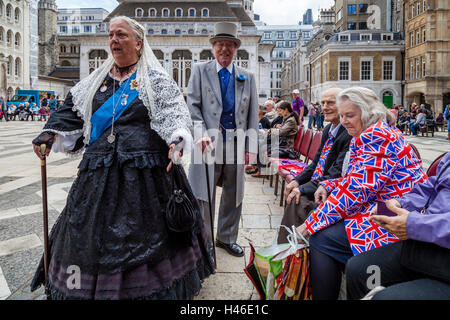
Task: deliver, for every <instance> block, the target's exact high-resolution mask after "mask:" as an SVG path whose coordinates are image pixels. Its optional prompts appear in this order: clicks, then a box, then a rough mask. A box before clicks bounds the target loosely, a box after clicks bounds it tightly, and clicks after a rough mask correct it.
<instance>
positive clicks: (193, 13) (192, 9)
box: [189, 8, 195, 17]
mask: <svg viewBox="0 0 450 320" xmlns="http://www.w3.org/2000/svg"><path fill="white" fill-rule="evenodd" d="M189 17H195V9H194V8H190V9H189Z"/></svg>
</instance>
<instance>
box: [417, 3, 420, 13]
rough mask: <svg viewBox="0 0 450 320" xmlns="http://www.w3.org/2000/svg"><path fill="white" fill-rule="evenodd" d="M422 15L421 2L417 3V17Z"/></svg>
mask: <svg viewBox="0 0 450 320" xmlns="http://www.w3.org/2000/svg"><path fill="white" fill-rule="evenodd" d="M419 14H420V1H417V15H419Z"/></svg>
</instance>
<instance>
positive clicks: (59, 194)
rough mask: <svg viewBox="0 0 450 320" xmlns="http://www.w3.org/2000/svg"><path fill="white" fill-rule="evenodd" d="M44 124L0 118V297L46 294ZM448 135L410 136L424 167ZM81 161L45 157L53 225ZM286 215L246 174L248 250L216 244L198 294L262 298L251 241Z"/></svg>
mask: <svg viewBox="0 0 450 320" xmlns="http://www.w3.org/2000/svg"><path fill="white" fill-rule="evenodd" d="M42 127H43V122H39V121H29V122H27V121H10V122H4V121H2V122H0V137H1V139H0V168H1V169H0V300H1V299H10V300H38V299H44V298H45V296H44V295H43V288H42V287H41V288H40V289H39V290H37V291H35V292H30V290H29V284H30V281H31V278H32V276H33V274H34V271H35V269H36V267H37V264H38V262H39V259H40V256H41V255H42V250H43V246H42V243H43V237H42V234H43V231H42V230H43V227H42V225H43V224H42V197H41V176H40V163H39V160H38V158H37V157H36V156H35V155H34V153H33V152H32V147H31V140H32V139H33V138H34V137H35V136H36V135H37V134H38V133H39V132H40V130H41V128H42ZM446 136H447V133H444V132H438V133H436V134H435V136H434V137H421V136H419V137H410V136H409V137H408V140H409V141H410V142H412V143H413V144H414V145H415V146H416V147H417V148H418V149H419V152H420V154H421V157H422V160H423V165H424V167H425V168H428V167H429V165H430V164H431V162H432V161H433V160H434V159H435V158H436V157H437V156H438V155H440V154H441V153H442V152H444V151H448V150H450V142H448V141H446ZM79 161H80V158H78V159H73V158H69V157H67V156H65V155H63V154H51V156H50V157H49V158H48V160H47V175H48V194H49V196H48V208H49V224H50V228H51V226H52V225H53V223H54V222H55V220H56V218H57V216H58V215H59V214H60V212H61V211H62V209H63V208H64V205H65V202H66V198H67V194H68V190H69V188H70V186H71V184H72V182H73V180H74V178H75V175H76V171H77V165H78V163H79ZM219 200H220V188H219V189H218V197H217V201H219ZM217 207H218V205H217ZM282 214H283V208H282V207H280V206H279V199H277V198H276V197H275V196H274V195H273V188H270V187H269V184H268V182H267V180H265V182H264V183H263V180H262V179H257V178H252V177H249V176H247V177H246V184H245V198H244V207H243V214H242V217H241V222H240V231H239V238H238V243H239V244H240V245H242V246H243V247H244V249H245V252H246V255H245V256H244V257H241V258H236V257H232V256H230V255H228V254H227V253H226V252H225V251H224V250H223V249H220V248H217V249H216V250H217V263H218V268H217V273H216V274H215V275H212V276H211V277H209V278H208V279H206V280H205V282H204V283H203V288H202V290H201V291H200V295H199V296H197V297H196V298H195V299H196V300H204V299H224V300H228V299H238V300H251V299H258V296H257V293H256V291H255V290H254V289H253V286H252V284H251V282H250V281H249V280H248V278H247V277H246V276H245V274H244V272H243V268H244V267H245V265H246V264H247V263H248V257H249V244H248V243H249V242H250V241H251V242H252V243H253V244H254V246H255V247H256V248H258V247H261V246H266V245H269V244H270V243H271V241H272V238H273V232H274V230H275V229H276V228H277V226H278V225H279V224H280V221H281V218H282ZM216 223H217V222H216Z"/></svg>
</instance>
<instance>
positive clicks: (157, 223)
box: [31, 151, 214, 299]
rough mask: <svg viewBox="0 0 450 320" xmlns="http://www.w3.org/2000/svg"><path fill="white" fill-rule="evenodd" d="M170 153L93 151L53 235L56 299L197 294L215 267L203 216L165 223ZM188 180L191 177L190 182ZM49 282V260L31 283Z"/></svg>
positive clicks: (51, 268) (86, 156)
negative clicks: (181, 227)
mask: <svg viewBox="0 0 450 320" xmlns="http://www.w3.org/2000/svg"><path fill="white" fill-rule="evenodd" d="M167 164H168V160H167V153H164V152H127V153H121V152H117V151H116V152H112V153H92V152H91V153H89V152H86V153H85V154H84V156H83V160H82V161H81V163H80V165H79V173H78V177H77V179H76V180H75V182H74V184H73V185H72V188H71V190H70V193H69V197H68V199H67V204H66V207H65V208H64V210H63V212H62V213H61V215H60V217H59V218H58V220H57V221H56V223H55V225H54V226H53V229H52V231H51V233H50V239H49V246H50V257H51V259H50V266H49V286H48V288H47V290H46V292H47V295H48V296H49V298H51V299H190V298H192V296H194V295H197V294H198V293H199V290H200V288H201V281H202V280H203V279H205V278H206V277H208V276H209V275H210V274H212V273H214V262H213V259H212V250H211V249H212V248H211V247H212V245H211V243H210V242H209V241H208V238H207V236H206V232H205V230H204V226H203V222H202V223H201V228H198V229H197V230H192V232H190V233H189V234H188V235H186V234H177V233H175V232H172V231H170V230H169V229H168V228H167V227H166V222H165V206H166V203H167V201H168V198H169V196H170V194H171V186H170V181H169V176H168V175H167V173H166V171H165V170H166V166H167ZM186 181H187V180H186ZM43 282H44V268H43V259H41V262H40V265H39V267H38V270H37V271H36V274H35V276H34V279H33V281H32V284H31V289H32V290H35V289H37V288H38V287H39V285H40V284H42V283H43Z"/></svg>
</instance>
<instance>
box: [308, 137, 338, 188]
mask: <svg viewBox="0 0 450 320" xmlns="http://www.w3.org/2000/svg"><path fill="white" fill-rule="evenodd" d="M333 142H334V137H333V135H332V134H331V132H330V133H329V134H328V139H327V142H325V145H324V146H323V149H322V152H321V153H320V158H319V161H318V162H317V165H316V169H314V173H313V175H312V177H311V180H317V179H319V178H321V177H322V176H323V170H324V167H325V161H326V160H327V156H328V153H329V152H330V150H331V147H332V146H333Z"/></svg>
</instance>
